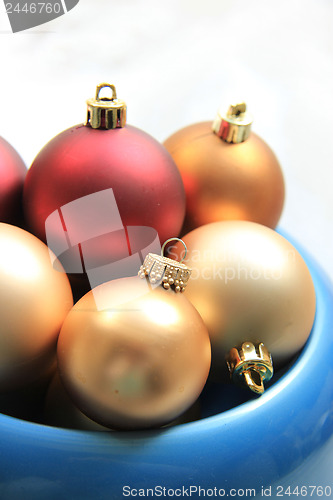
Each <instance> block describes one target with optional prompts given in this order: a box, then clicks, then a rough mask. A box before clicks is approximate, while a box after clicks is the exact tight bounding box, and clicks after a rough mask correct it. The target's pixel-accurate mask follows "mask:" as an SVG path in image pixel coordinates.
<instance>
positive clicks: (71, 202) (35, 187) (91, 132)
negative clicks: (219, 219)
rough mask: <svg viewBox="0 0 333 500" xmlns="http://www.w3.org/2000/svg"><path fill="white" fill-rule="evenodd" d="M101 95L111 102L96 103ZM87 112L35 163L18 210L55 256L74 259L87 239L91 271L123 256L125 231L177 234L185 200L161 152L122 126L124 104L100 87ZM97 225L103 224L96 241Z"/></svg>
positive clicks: (168, 158)
mask: <svg viewBox="0 0 333 500" xmlns="http://www.w3.org/2000/svg"><path fill="white" fill-rule="evenodd" d="M104 88H109V89H111V91H112V97H110V98H106V97H100V92H101V90H102V89H104ZM87 105H88V113H87V121H86V124H81V125H77V126H74V127H71V128H69V129H68V130H65V131H64V132H62V133H61V134H59V135H58V136H56V137H55V138H54V139H52V140H51V141H50V142H49V143H48V144H47V145H46V146H45V147H44V148H43V149H42V151H41V152H40V153H39V154H38V155H37V157H36V158H35V160H34V162H33V163H32V166H31V168H30V169H29V171H28V175H27V178H26V182H25V186H24V209H25V216H26V219H27V221H28V223H29V225H30V228H31V230H32V232H33V233H34V234H35V235H36V236H38V237H39V238H41V239H42V240H44V241H46V232H45V224H46V223H47V232H48V234H47V242H48V245H49V246H50V247H51V249H53V250H54V252H55V253H56V254H57V251H58V247H61V248H62V247H64V246H66V244H69V245H70V246H73V247H74V246H75V248H76V251H77V255H78V258H80V255H79V254H80V253H81V250H80V249H79V250H78V249H77V247H78V246H80V245H81V243H82V242H85V241H87V240H92V239H93V238H94V241H91V242H90V247H89V250H87V253H88V256H87V258H88V259H89V260H91V259H92V258H93V259H94V262H95V266H98V265H104V264H105V263H106V262H109V261H110V260H112V261H114V260H117V259H121V258H124V257H127V256H128V250H129V244H128V239H127V235H126V227H127V226H149V227H151V228H155V229H156V230H157V232H158V234H159V237H160V239H161V240H162V241H163V240H164V239H166V238H168V237H169V236H170V235H173V234H178V233H179V231H180V229H181V226H182V222H183V219H184V214H185V193H184V187H183V184H182V180H181V176H180V174H179V172H178V169H177V167H176V165H175V164H174V162H173V160H172V158H171V156H170V155H169V153H168V152H167V151H166V149H165V148H164V147H163V146H162V145H161V144H159V143H158V142H157V141H156V140H155V139H153V138H152V137H151V136H150V135H148V134H146V133H145V132H143V131H142V130H139V129H138V128H135V127H132V126H130V125H126V104H125V103H124V102H123V101H121V100H119V99H117V95H116V90H115V87H114V86H113V85H109V84H101V85H99V86H98V87H97V90H96V96H95V99H89V100H88V101H87ZM107 190H109V191H110V190H113V194H114V197H115V201H116V203H114V204H108V201H107V199H106V200H105V199H104V198H103V197H102V194H103V193H104V192H105V191H107ZM100 193H102V194H101V196H97V195H99V194H100ZM92 195H94V196H92ZM89 196H90V198H89V200H88V201H89V203H90V205H87V204H85V207H84V208H82V206H81V205H82V204H80V200H87V197H89ZM74 209H75V210H76V211H75V213H73V211H74ZM96 213H97V215H96ZM96 217H97V221H98V217H99V218H102V217H104V218H105V219H106V220H107V223H103V224H104V229H103V227H102V228H100V227H99V232H98V234H96V231H95V226H96ZM100 225H101V224H100ZM124 226H125V228H124ZM94 231H95V233H94ZM67 240H69V242H68V241H67ZM134 243H135V242H134ZM99 258H100V259H99ZM66 271H67V268H66ZM68 272H70V273H71V272H73V270H72V264H71V265H70V268H69V269H68ZM74 272H76V271H74Z"/></svg>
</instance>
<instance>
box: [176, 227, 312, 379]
mask: <svg viewBox="0 0 333 500" xmlns="http://www.w3.org/2000/svg"><path fill="white" fill-rule="evenodd" d="M184 242H185V243H186V245H187V247H188V248H189V249H190V250H189V253H188V255H187V258H186V260H185V263H186V265H188V266H190V267H191V268H192V279H191V280H190V283H189V285H188V287H187V293H186V295H187V297H188V298H189V299H190V300H191V302H192V304H193V305H194V306H195V308H196V309H197V310H198V311H199V313H200V314H201V316H202V318H203V320H204V322H205V324H206V326H207V328H208V330H209V334H210V338H211V342H212V372H213V373H215V375H216V376H221V375H222V368H221V367H222V366H223V365H224V363H225V356H226V355H228V353H229V352H230V351H231V350H232V349H233V348H235V347H239V346H242V345H243V346H244V343H245V345H247V343H250V342H251V343H252V344H254V345H255V350H253V348H252V347H251V349H250V351H249V352H248V353H246V352H243V353H242V352H238V354H237V353H236V352H235V351H232V352H231V358H229V366H230V368H232V367H235V366H237V370H236V372H235V377H237V376H238V375H237V372H238V366H240V365H239V364H240V362H241V361H242V356H243V357H244V359H245V358H247V361H249V358H248V355H249V353H251V352H252V354H255V356H254V358H252V359H253V362H257V361H258V355H259V358H260V348H258V345H259V344H260V343H263V344H264V345H265V348H266V349H267V350H268V351H269V353H271V355H272V358H273V363H274V365H275V366H281V365H283V364H285V363H286V362H287V361H288V360H290V359H291V358H292V357H293V356H294V355H295V354H296V353H297V352H298V351H299V350H300V349H301V348H302V347H303V345H304V344H305V342H306V340H307V338H308V336H309V334H310V331H311V328H312V325H313V321H314V316H315V310H316V298H315V290H314V285H313V282H312V278H311V275H310V272H309V270H308V268H307V266H306V264H305V262H304V260H303V258H302V257H301V255H300V254H299V252H298V251H297V250H296V249H295V248H294V247H293V245H292V244H291V243H289V242H288V241H287V240H286V239H285V238H284V237H283V236H281V235H280V234H278V233H276V232H275V231H273V230H272V229H269V228H267V227H265V226H262V225H259V224H256V223H253V222H246V221H226V222H216V223H212V224H208V225H205V226H202V227H200V228H198V229H196V230H194V231H192V232H190V233H189V234H187V235H186V236H185V237H184ZM181 255H182V249H181V247H180V246H178V245H177V246H176V248H175V249H174V250H173V254H172V256H173V257H175V258H177V257H180V256H181ZM243 351H244V350H243ZM256 352H257V354H256ZM262 353H263V352H262ZM262 353H261V354H262ZM237 359H238V361H237V362H236V361H235V360H237ZM259 361H260V359H259ZM242 366H243V369H244V366H245V365H244V364H243V365H242ZM244 370H245V372H246V370H247V368H246V366H245V369H244ZM249 370H250V372H249V375H251V374H253V370H252V368H251V366H250V368H249ZM265 370H266V369H265ZM231 371H233V370H231ZM266 371H267V374H268V375H269V373H270V371H271V368H270V367H268V368H267V370H266ZM243 379H244V377H243ZM262 380H264V377H263V378H262ZM256 383H257V385H258V386H261V385H262V384H261V381H260V380H259V379H256Z"/></svg>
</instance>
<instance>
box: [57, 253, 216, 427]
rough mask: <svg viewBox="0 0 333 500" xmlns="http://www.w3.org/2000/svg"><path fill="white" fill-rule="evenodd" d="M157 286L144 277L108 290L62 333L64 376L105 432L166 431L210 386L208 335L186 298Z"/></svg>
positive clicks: (84, 302) (75, 313) (83, 306)
mask: <svg viewBox="0 0 333 500" xmlns="http://www.w3.org/2000/svg"><path fill="white" fill-rule="evenodd" d="M150 255H152V254H150ZM156 257H159V256H156ZM157 260H159V259H157ZM158 283H162V275H161V277H160V279H159V281H158V282H156V283H154V284H153V285H154V286H152V284H151V283H150V282H149V280H148V279H146V278H145V279H142V278H141V277H140V276H136V277H132V278H123V279H118V280H114V281H111V282H109V283H104V284H102V285H100V286H98V287H97V288H95V289H93V290H92V291H91V292H89V293H87V294H86V295H85V296H84V297H83V298H82V299H81V300H80V301H79V302H78V303H77V304H76V305H75V306H74V308H73V309H72V311H71V312H70V313H69V315H68V317H67V318H66V321H65V323H64V325H63V327H62V330H61V333H60V336H59V342H58V363H59V372H60V376H61V378H62V380H63V383H64V385H65V387H66V389H67V390H68V392H69V394H70V396H71V397H72V399H73V401H74V403H75V404H76V406H78V407H79V408H80V410H82V412H83V413H85V414H86V415H87V416H88V417H90V418H91V419H93V420H94V421H96V422H98V423H100V424H101V425H105V426H107V427H110V428H114V429H143V428H149V427H157V426H162V425H164V424H166V423H168V422H171V421H172V420H174V419H175V418H177V417H178V416H179V415H180V414H182V413H183V412H185V410H187V409H188V408H189V407H190V406H191V405H192V404H193V403H194V401H195V400H196V399H197V398H198V396H199V394H200V393H201V391H202V388H203V386H204V384H205V382H206V379H207V376H208V373H209V368H210V359H211V352H210V341H209V335H208V332H207V329H206V327H205V325H204V323H203V321H202V319H201V317H200V315H199V313H198V312H197V311H196V309H195V308H194V307H193V306H192V304H191V303H190V301H189V300H187V298H186V297H185V295H183V294H180V293H175V291H174V290H173V289H172V288H169V289H168V290H165V289H164V288H163V287H162V286H160V285H158Z"/></svg>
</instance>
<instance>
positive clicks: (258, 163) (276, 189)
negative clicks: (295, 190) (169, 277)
mask: <svg viewBox="0 0 333 500" xmlns="http://www.w3.org/2000/svg"><path fill="white" fill-rule="evenodd" d="M251 123H252V117H251V116H250V115H249V113H248V112H247V111H246V106H245V103H241V104H236V105H233V106H230V108H229V110H228V112H227V113H221V112H219V113H218V115H217V118H216V120H215V121H214V123H213V126H212V124H211V122H202V123H197V124H195V125H191V126H189V127H185V128H184V129H182V130H180V131H178V132H176V133H175V134H173V135H172V136H171V137H169V138H168V139H167V140H166V141H165V142H164V146H165V147H166V148H167V150H168V151H169V152H170V154H171V155H172V157H173V159H174V160H175V162H176V164H177V166H178V168H179V171H180V173H181V175H182V178H183V182H184V187H185V192H186V203H187V204H186V217H185V223H184V230H183V233H185V232H188V231H191V230H192V229H195V228H196V227H199V226H201V225H204V224H208V223H210V222H217V221H223V220H238V219H240V220H248V221H253V222H258V223H260V224H264V225H266V226H269V227H272V228H273V227H275V226H276V224H277V222H278V220H279V217H280V215H281V211H282V207H283V202H284V181H283V176H282V172H281V168H280V165H279V163H278V161H277V159H276V157H275V155H274V153H273V151H272V150H271V149H270V148H269V146H268V145H267V144H266V143H265V142H264V141H263V140H262V139H261V138H260V137H258V136H257V135H256V134H254V133H253V132H251V131H250V130H251Z"/></svg>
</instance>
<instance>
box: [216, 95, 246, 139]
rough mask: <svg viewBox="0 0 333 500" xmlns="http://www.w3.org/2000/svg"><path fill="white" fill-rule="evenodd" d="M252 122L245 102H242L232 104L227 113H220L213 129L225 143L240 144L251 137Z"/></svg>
mask: <svg viewBox="0 0 333 500" xmlns="http://www.w3.org/2000/svg"><path fill="white" fill-rule="evenodd" d="M252 122H253V118H252V115H251V114H250V113H249V112H248V111H246V104H245V102H240V103H237V104H231V105H230V106H229V109H228V111H227V112H225V111H224V110H223V111H221V110H220V111H218V113H217V116H216V118H215V120H214V122H213V127H212V128H213V132H215V134H216V135H218V136H219V137H220V138H221V139H223V140H224V141H225V142H229V143H233V144H238V143H240V142H244V141H246V139H247V138H248V137H249V135H250V132H251V125H252Z"/></svg>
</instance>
